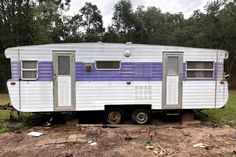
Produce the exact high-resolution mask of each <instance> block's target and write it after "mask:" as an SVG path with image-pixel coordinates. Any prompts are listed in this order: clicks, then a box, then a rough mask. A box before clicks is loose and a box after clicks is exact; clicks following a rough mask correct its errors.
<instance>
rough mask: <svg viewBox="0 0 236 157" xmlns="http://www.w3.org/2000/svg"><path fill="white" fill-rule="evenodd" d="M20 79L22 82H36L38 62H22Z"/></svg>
mask: <svg viewBox="0 0 236 157" xmlns="http://www.w3.org/2000/svg"><path fill="white" fill-rule="evenodd" d="M21 78H22V80H37V78H38V62H37V61H22V62H21Z"/></svg>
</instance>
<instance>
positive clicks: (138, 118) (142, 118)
mask: <svg viewBox="0 0 236 157" xmlns="http://www.w3.org/2000/svg"><path fill="white" fill-rule="evenodd" d="M132 120H133V121H134V122H135V123H136V124H141V125H143V124H148V123H149V122H150V120H151V111H150V110H147V109H137V110H134V111H133V112H132Z"/></svg>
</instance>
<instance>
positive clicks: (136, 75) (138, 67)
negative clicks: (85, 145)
mask: <svg viewBox="0 0 236 157" xmlns="http://www.w3.org/2000/svg"><path fill="white" fill-rule="evenodd" d="M84 65H85V63H82V62H76V81H161V80H162V63H160V62H148V63H147V62H139V63H137V62H123V63H121V69H119V70H97V69H96V68H95V64H94V63H93V64H92V71H91V72H86V71H85V70H84ZM214 69H215V70H214V78H213V79H200V80H215V79H216V77H217V63H215V64H214ZM186 70H187V69H186V63H183V76H182V78H183V81H192V80H199V79H187V71H186ZM11 71H12V80H19V78H20V66H19V62H11ZM52 80H53V63H52V62H51V61H42V62H39V63H38V81H52Z"/></svg>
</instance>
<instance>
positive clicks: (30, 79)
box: [21, 60, 38, 81]
mask: <svg viewBox="0 0 236 157" xmlns="http://www.w3.org/2000/svg"><path fill="white" fill-rule="evenodd" d="M23 62H36V69H24V68H23ZM24 71H36V78H23V72H24ZM21 79H22V80H26V81H35V80H37V79H38V61H37V60H21Z"/></svg>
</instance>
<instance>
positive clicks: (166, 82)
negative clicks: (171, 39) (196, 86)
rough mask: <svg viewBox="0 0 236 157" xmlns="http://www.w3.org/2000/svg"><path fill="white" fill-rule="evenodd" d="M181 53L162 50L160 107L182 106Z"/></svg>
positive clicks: (172, 107)
mask: <svg viewBox="0 0 236 157" xmlns="http://www.w3.org/2000/svg"><path fill="white" fill-rule="evenodd" d="M182 65H183V53H181V52H178V53H177V52H163V81H162V108H163V109H181V108H182V72H183V68H182V67H183V66H182Z"/></svg>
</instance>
